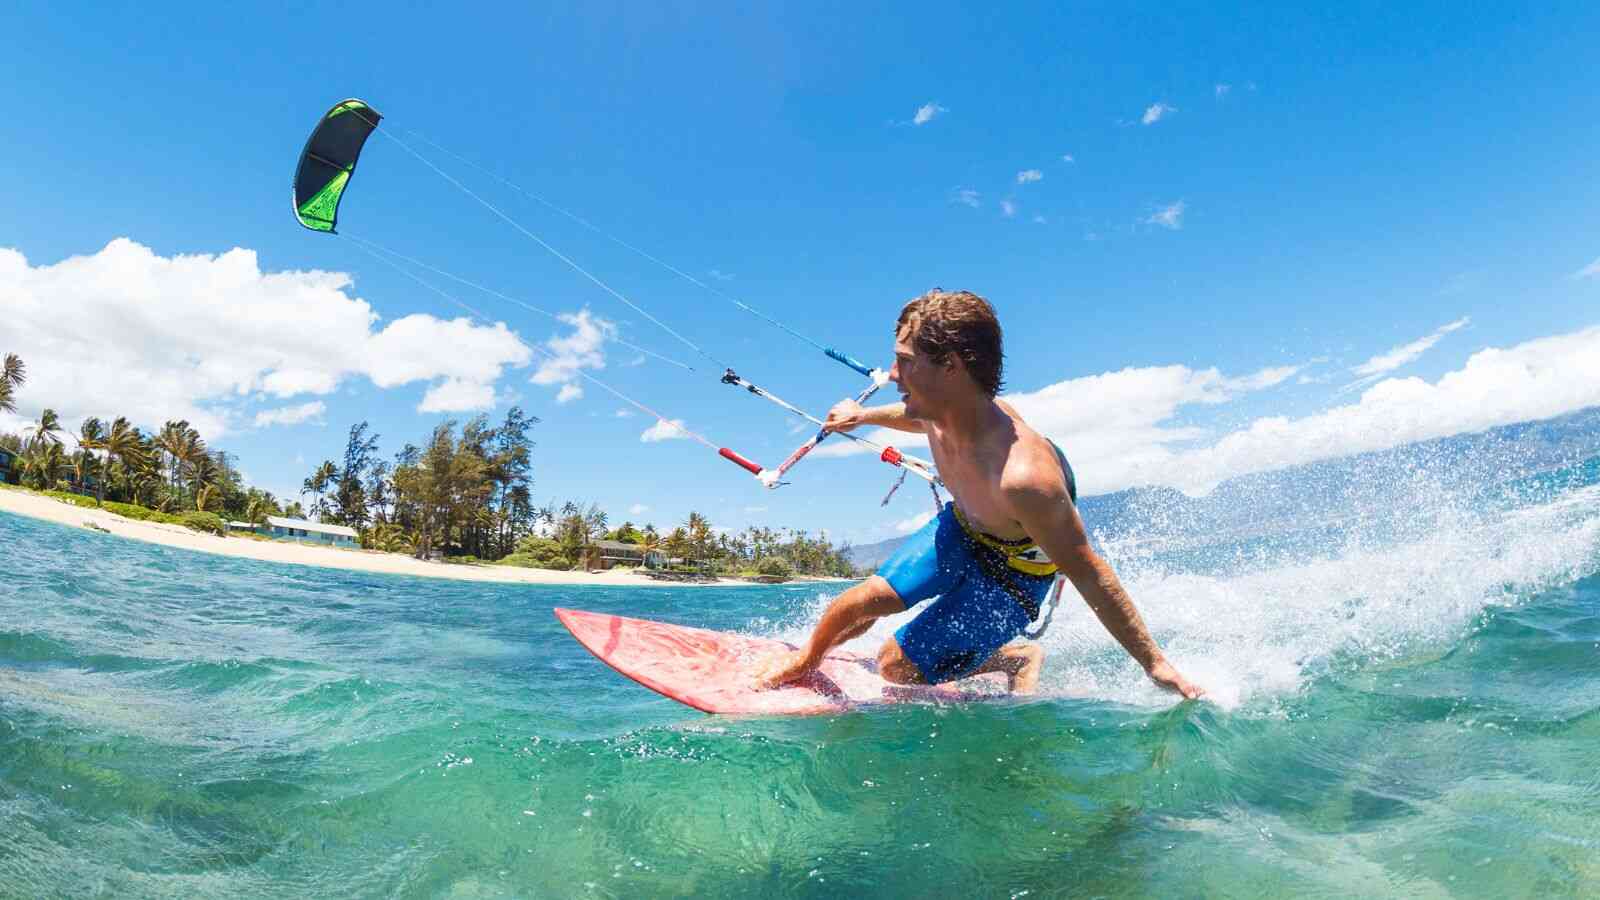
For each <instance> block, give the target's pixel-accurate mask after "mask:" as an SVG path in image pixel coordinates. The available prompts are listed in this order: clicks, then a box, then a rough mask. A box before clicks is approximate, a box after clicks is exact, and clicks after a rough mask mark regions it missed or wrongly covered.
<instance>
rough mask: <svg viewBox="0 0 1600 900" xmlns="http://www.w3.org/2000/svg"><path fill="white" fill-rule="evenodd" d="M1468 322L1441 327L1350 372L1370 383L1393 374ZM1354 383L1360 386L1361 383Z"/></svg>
mask: <svg viewBox="0 0 1600 900" xmlns="http://www.w3.org/2000/svg"><path fill="white" fill-rule="evenodd" d="M1470 321H1471V319H1468V318H1464V317H1463V318H1460V319H1457V320H1455V321H1454V322H1451V323H1450V324H1448V325H1442V326H1440V327H1439V328H1438V329H1437V330H1435V331H1434V332H1433V333H1432V334H1430V335H1426V336H1424V337H1420V338H1417V339H1416V340H1414V341H1412V342H1411V343H1409V344H1402V345H1400V346H1398V347H1395V348H1393V349H1391V350H1389V351H1387V352H1385V353H1380V354H1378V355H1377V356H1374V357H1373V358H1371V359H1369V360H1367V361H1366V362H1364V363H1362V364H1361V365H1359V366H1354V367H1352V368H1351V369H1350V371H1351V372H1352V373H1353V374H1356V375H1360V376H1362V378H1363V380H1364V381H1370V380H1372V379H1373V378H1376V377H1378V376H1381V375H1385V374H1387V373H1389V372H1393V371H1394V370H1395V369H1398V368H1400V367H1401V366H1403V365H1405V364H1406V363H1409V362H1411V361H1412V360H1415V359H1416V358H1417V357H1419V356H1421V355H1422V354H1424V353H1426V352H1428V351H1429V350H1431V349H1433V345H1434V344H1437V343H1439V341H1440V339H1442V338H1443V337H1444V336H1445V335H1447V334H1449V333H1450V332H1452V331H1457V330H1459V329H1462V328H1465V327H1466V326H1467V323H1468V322H1470ZM1356 383H1357V384H1361V383H1362V382H1356Z"/></svg>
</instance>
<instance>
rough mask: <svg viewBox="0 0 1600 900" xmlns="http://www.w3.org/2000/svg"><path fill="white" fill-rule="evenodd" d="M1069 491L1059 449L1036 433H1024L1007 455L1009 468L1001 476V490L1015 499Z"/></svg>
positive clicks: (1006, 467)
mask: <svg viewBox="0 0 1600 900" xmlns="http://www.w3.org/2000/svg"><path fill="white" fill-rule="evenodd" d="M1066 489H1067V485H1066V480H1065V478H1064V477H1063V476H1062V473H1061V464H1060V463H1059V462H1057V460H1056V448H1055V445H1054V444H1052V443H1050V441H1049V440H1048V439H1046V438H1045V437H1043V436H1042V435H1040V434H1039V433H1037V432H1035V431H1033V430H1032V429H1028V430H1026V431H1020V432H1019V433H1018V435H1017V440H1016V441H1015V442H1014V443H1013V444H1012V445H1011V451H1010V452H1009V453H1008V454H1006V462H1005V467H1004V468H1003V469H1002V470H1001V472H1000V490H1001V491H1003V492H1005V493H1006V494H1007V495H1013V496H1015V495H1018V494H1029V495H1038V494H1041V493H1043V494H1054V493H1056V492H1062V493H1065V492H1066Z"/></svg>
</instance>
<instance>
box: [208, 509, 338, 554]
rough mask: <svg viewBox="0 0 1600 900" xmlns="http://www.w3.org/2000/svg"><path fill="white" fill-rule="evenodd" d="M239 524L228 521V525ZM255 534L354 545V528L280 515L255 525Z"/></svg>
mask: <svg viewBox="0 0 1600 900" xmlns="http://www.w3.org/2000/svg"><path fill="white" fill-rule="evenodd" d="M236 524H241V523H234V522H230V523H229V526H230V527H232V526H233V525H236ZM251 530H253V531H254V532H255V533H256V534H259V535H262V536H263V537H269V538H272V539H273V540H277V541H295V542H297V543H301V544H325V545H327V546H329V547H355V546H358V545H357V542H356V537H357V536H356V530H355V529H354V528H346V527H344V526H343V525H324V524H323V523H321V522H308V521H306V520H305V519H285V518H282V517H280V516H267V520H266V521H265V522H263V523H262V524H260V525H257V526H255V527H254V528H253V529H251Z"/></svg>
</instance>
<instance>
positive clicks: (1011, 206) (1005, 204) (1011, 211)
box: [1000, 200, 1017, 219]
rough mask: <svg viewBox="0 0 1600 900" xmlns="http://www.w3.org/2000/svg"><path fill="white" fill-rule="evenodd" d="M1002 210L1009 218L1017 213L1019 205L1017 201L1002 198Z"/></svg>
mask: <svg viewBox="0 0 1600 900" xmlns="http://www.w3.org/2000/svg"><path fill="white" fill-rule="evenodd" d="M1000 212H1001V213H1003V214H1004V215H1005V217H1006V218H1008V219H1009V218H1011V217H1012V216H1014V215H1016V214H1017V205H1016V204H1015V203H1012V202H1011V201H1010V200H1001V201H1000Z"/></svg>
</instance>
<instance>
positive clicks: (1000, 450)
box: [757, 290, 1205, 699]
mask: <svg viewBox="0 0 1600 900" xmlns="http://www.w3.org/2000/svg"><path fill="white" fill-rule="evenodd" d="M894 350H895V361H894V368H893V369H892V370H891V371H890V373H889V378H890V380H892V381H893V382H894V383H895V384H896V385H898V386H899V388H900V394H901V402H900V403H895V404H891V405H889V406H879V407H874V408H871V409H867V408H864V407H862V406H861V405H860V404H858V403H855V402H854V401H849V400H847V401H845V402H843V403H840V404H839V405H838V406H835V407H834V408H833V409H832V410H831V411H830V412H829V413H828V418H827V424H826V425H825V426H824V427H825V428H826V429H828V430H829V431H850V430H853V429H855V428H859V427H861V426H863V425H879V426H882V427H885V428H893V429H897V430H900V431H910V432H915V433H919V434H925V435H927V437H928V444H929V446H930V447H931V448H932V451H933V460H934V463H935V464H936V465H937V466H938V469H939V475H940V477H941V479H942V480H943V482H944V486H945V487H946V488H947V489H948V490H949V491H950V494H951V496H952V497H953V498H954V501H953V502H951V503H948V504H946V505H945V506H944V507H943V509H941V510H940V511H939V514H938V515H936V516H935V517H934V518H933V520H932V521H930V522H929V523H928V524H927V525H926V526H924V527H923V528H922V530H921V531H919V532H917V533H916V534H915V535H912V537H911V538H910V539H909V540H907V541H906V543H905V544H903V545H901V547H900V549H899V550H897V551H896V552H895V554H894V555H893V556H892V557H890V558H889V560H888V561H887V562H885V563H884V564H883V565H882V566H881V567H880V568H879V569H878V571H877V573H876V574H874V575H872V576H871V577H869V578H867V579H866V580H865V581H863V582H861V583H860V584H858V585H856V586H854V587H852V588H850V589H849V590H847V591H845V592H844V593H843V594H840V595H839V597H838V598H837V599H835V600H834V601H833V603H831V604H830V605H829V606H828V609H827V611H825V612H824V613H823V614H822V619H821V621H819V622H818V623H817V627H816V629H815V630H814V631H813V632H812V635H811V638H810V640H809V641H807V643H806V645H805V647H803V648H802V649H800V650H798V651H795V652H793V653H790V654H787V655H784V656H780V657H778V658H775V659H772V660H769V661H768V662H767V664H766V666H765V667H764V668H763V670H762V671H761V672H760V673H759V674H758V676H757V682H758V683H759V684H760V685H762V686H764V687H774V686H777V685H780V684H786V683H788V682H791V681H795V680H797V679H800V678H802V677H804V676H805V675H806V674H807V673H809V672H811V671H812V670H813V669H815V668H816V667H817V666H818V665H820V664H821V663H822V660H823V659H824V657H826V655H827V653H828V651H829V650H831V649H833V648H834V647H836V646H838V645H839V644H842V643H844V642H845V641H848V640H850V639H852V638H855V637H857V636H859V635H861V634H863V633H865V632H866V631H867V629H868V628H871V627H872V623H873V622H875V621H876V620H878V619H880V618H882V617H883V616H888V615H894V614H895V613H900V612H904V611H905V610H907V609H909V608H911V607H912V606H914V605H916V604H917V603H920V602H922V601H923V600H926V599H929V598H930V597H934V596H937V597H938V598H939V599H938V600H937V601H935V602H934V603H933V604H932V605H931V606H929V607H928V608H927V609H925V610H923V611H922V612H921V613H920V614H918V615H917V617H916V618H914V619H912V620H911V621H910V622H908V623H906V624H905V625H904V626H902V627H901V628H900V629H899V630H898V631H896V632H895V634H894V636H893V637H891V638H889V639H888V640H887V641H885V642H884V645H883V647H882V649H880V650H879V651H878V673H879V675H881V676H882V677H883V678H884V679H885V680H887V681H890V682H895V683H898V684H936V683H939V682H944V681H953V680H955V679H958V678H965V677H967V676H969V675H976V674H979V673H981V672H1004V673H1006V674H1007V675H1008V676H1009V678H1010V680H1011V689H1012V690H1013V691H1015V692H1017V693H1032V692H1033V691H1034V689H1035V688H1036V687H1037V685H1038V681H1039V672H1040V669H1041V668H1042V666H1043V664H1044V651H1043V650H1041V649H1040V648H1039V646H1038V645H1037V644H1033V643H1025V642H1018V643H1013V641H1014V640H1015V639H1016V638H1018V637H1020V636H1021V635H1022V634H1023V632H1024V630H1025V629H1026V628H1027V626H1028V624H1029V623H1030V622H1031V621H1032V620H1033V618H1034V617H1036V616H1037V615H1038V612H1039V605H1040V604H1041V603H1042V602H1043V600H1044V598H1045V597H1046V595H1047V594H1048V593H1049V590H1050V587H1051V585H1052V583H1053V581H1054V578H1055V575H1056V573H1057V572H1058V571H1059V572H1060V573H1061V574H1064V575H1065V576H1066V578H1067V579H1068V580H1069V581H1070V582H1072V585H1073V587H1075V588H1077V590H1078V593H1079V594H1081V595H1082V596H1083V598H1084V600H1085V602H1087V603H1088V604H1089V608H1090V609H1091V610H1093V611H1094V614H1095V616H1096V617H1098V618H1099V620H1100V623H1101V624H1102V625H1104V626H1105V628H1106V630H1107V631H1108V632H1110V633H1111V636H1112V637H1114V638H1116V640H1117V642H1118V643H1119V644H1121V645H1122V647H1123V648H1124V649H1125V650H1127V651H1128V654H1129V655H1130V656H1132V657H1133V658H1134V660H1135V661H1137V662H1138V663H1139V665H1141V666H1143V667H1144V670H1145V672H1146V673H1147V674H1148V675H1149V676H1150V678H1151V679H1152V680H1153V681H1155V682H1156V684H1158V685H1160V686H1162V687H1163V688H1166V689H1168V690H1171V691H1175V692H1177V693H1179V694H1182V695H1183V696H1184V697H1185V698H1188V699H1195V698H1198V697H1200V696H1202V695H1203V694H1204V693H1205V692H1204V691H1203V690H1202V689H1201V688H1200V687H1198V686H1197V685H1195V684H1194V683H1192V682H1190V681H1189V680H1188V679H1187V678H1184V677H1183V675H1181V674H1179V672H1178V670H1177V669H1175V668H1173V666H1172V664H1171V663H1169V662H1168V661H1167V659H1166V657H1165V656H1163V655H1162V653H1161V650H1160V648H1159V647H1157V646H1156V642H1155V640H1154V639H1153V638H1152V637H1151V636H1150V632H1149V630H1148V629H1147V628H1145V624H1144V620H1143V619H1142V618H1140V616H1139V611H1138V610H1137V609H1135V608H1134V605H1133V601H1132V600H1131V599H1129V597H1128V594H1127V592H1126V591H1124V590H1123V588H1122V584H1121V582H1120V581H1118V579H1117V576H1116V573H1115V572H1113V571H1112V570H1111V566H1110V565H1109V564H1107V563H1106V561H1105V560H1104V559H1101V558H1100V555H1099V554H1098V553H1096V552H1095V550H1094V548H1093V547H1091V546H1090V545H1089V538H1088V535H1087V534H1086V533H1085V532H1084V527H1083V521H1082V520H1081V519H1080V518H1079V517H1078V510H1077V506H1076V504H1075V501H1076V495H1077V488H1076V485H1075V483H1074V477H1073V474H1072V468H1071V466H1069V465H1068V464H1067V461H1066V458H1065V457H1064V456H1063V455H1062V454H1061V452H1060V450H1059V449H1058V448H1057V447H1056V446H1055V445H1054V444H1053V443H1051V442H1050V441H1049V440H1048V439H1046V438H1044V437H1043V436H1041V435H1040V434H1039V433H1038V432H1036V431H1034V430H1033V429H1032V428H1029V427H1028V424H1027V423H1026V422H1024V421H1023V420H1022V417H1021V416H1019V415H1018V414H1017V412H1016V410H1015V409H1013V408H1011V406H1010V405H1009V404H1007V403H1006V402H1005V401H1003V400H1000V399H998V397H997V395H998V394H999V392H1000V385H1001V378H1000V376H1001V368H1002V361H1003V353H1002V347H1001V332H1000V322H999V320H998V319H997V318H996V317H995V313H994V309H993V307H991V306H990V305H989V303H988V301H986V300H984V299H983V298H982V297H979V296H978V295H976V294H972V293H969V292H966V291H941V290H934V291H930V292H928V293H926V294H924V295H922V296H920V297H917V298H916V299H914V300H912V301H911V302H909V303H907V304H906V306H905V308H904V309H902V310H901V311H900V319H899V321H898V323H897V324H896V327H895V348H894ZM1041 551H1042V557H1043V558H1041Z"/></svg>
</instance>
